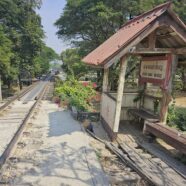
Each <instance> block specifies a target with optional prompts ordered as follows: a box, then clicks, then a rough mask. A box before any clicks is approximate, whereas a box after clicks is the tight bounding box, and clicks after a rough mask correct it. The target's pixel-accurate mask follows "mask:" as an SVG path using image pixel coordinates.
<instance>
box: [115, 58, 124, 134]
mask: <svg viewBox="0 0 186 186" xmlns="http://www.w3.org/2000/svg"><path fill="white" fill-rule="evenodd" d="M126 68H127V57H126V56H124V57H122V58H121V60H120V74H119V85H118V90H117V99H116V110H115V118H114V127H113V131H114V132H118V128H119V122H120V114H121V105H122V98H123V90H124V84H125V73H126Z"/></svg>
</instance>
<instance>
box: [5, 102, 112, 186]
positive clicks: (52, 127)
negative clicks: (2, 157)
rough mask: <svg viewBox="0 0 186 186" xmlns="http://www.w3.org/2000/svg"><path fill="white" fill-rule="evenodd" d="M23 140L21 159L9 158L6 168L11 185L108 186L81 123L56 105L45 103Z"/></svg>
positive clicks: (18, 156) (16, 153) (16, 152)
mask: <svg viewBox="0 0 186 186" xmlns="http://www.w3.org/2000/svg"><path fill="white" fill-rule="evenodd" d="M20 142H21V143H20V144H22V145H21V146H20V148H19V146H18V148H17V149H16V151H15V153H14V157H16V158H17V159H18V161H17V162H14V161H8V162H7V164H6V166H5V167H4V170H3V172H4V177H7V179H8V180H9V182H10V185H16V186H17V185H19V186H21V185H24V186H27V185H34V186H36V185H37V186H68V185H74V186H78V185H79V186H91V185H100V186H101V185H104V186H107V185H109V184H108V181H107V178H106V177H105V174H104V173H103V171H102V168H101V166H100V164H99V162H98V159H97V157H96V154H95V152H94V151H93V149H92V148H91V147H90V146H89V138H88V137H87V135H86V134H85V133H84V132H82V130H81V126H80V124H79V123H78V122H76V121H75V120H73V119H72V117H71V115H70V113H69V112H68V111H65V110H62V109H59V108H57V106H56V105H55V104H52V103H50V102H48V101H43V102H42V106H41V107H40V112H39V114H38V115H37V117H36V119H35V120H33V121H32V122H31V124H29V127H28V128H27V129H26V132H25V133H24V137H23V138H22V139H21V141H20Z"/></svg>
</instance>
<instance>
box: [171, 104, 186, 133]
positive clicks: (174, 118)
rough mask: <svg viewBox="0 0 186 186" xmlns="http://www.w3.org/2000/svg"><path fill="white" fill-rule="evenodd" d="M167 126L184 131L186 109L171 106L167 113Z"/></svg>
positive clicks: (185, 127) (185, 128) (185, 129)
mask: <svg viewBox="0 0 186 186" xmlns="http://www.w3.org/2000/svg"><path fill="white" fill-rule="evenodd" d="M167 119H168V125H169V126H171V127H175V128H177V129H179V130H181V131H186V108H181V107H175V105H174V104H172V105H171V106H170V107H169V111H168V118H167Z"/></svg>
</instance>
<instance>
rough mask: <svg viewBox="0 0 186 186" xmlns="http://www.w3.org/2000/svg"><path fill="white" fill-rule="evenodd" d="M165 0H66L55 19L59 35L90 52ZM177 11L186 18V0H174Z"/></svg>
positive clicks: (85, 51)
mask: <svg viewBox="0 0 186 186" xmlns="http://www.w3.org/2000/svg"><path fill="white" fill-rule="evenodd" d="M164 2H165V0H133V1H131V0H118V1H115V0H109V1H108V0H94V1H92V0H76V1H74V0H67V3H66V6H65V8H64V12H63V13H62V14H61V17H60V18H59V19H58V20H57V21H56V23H55V24H56V26H57V27H58V32H57V34H58V36H59V37H60V38H62V39H68V40H71V41H72V44H75V46H77V47H80V49H82V50H80V52H82V54H83V55H85V54H87V53H88V52H90V51H91V50H93V49H94V48H96V47H97V46H99V45H100V44H101V43H102V42H103V41H105V40H106V39H107V38H108V37H109V36H110V35H112V34H113V33H114V32H115V31H116V30H117V29H119V28H120V27H121V25H122V24H124V23H125V22H126V21H127V20H129V19H131V18H133V17H134V16H137V15H139V14H141V13H143V12H145V11H147V10H149V9H152V8H153V7H154V6H156V5H158V4H161V3H164ZM173 5H174V9H175V11H176V12H177V13H178V14H179V16H180V17H181V19H182V20H183V21H184V22H186V0H173Z"/></svg>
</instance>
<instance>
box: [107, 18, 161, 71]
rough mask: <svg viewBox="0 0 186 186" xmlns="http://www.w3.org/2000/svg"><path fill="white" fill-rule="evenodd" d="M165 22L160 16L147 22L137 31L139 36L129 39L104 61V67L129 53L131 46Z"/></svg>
mask: <svg viewBox="0 0 186 186" xmlns="http://www.w3.org/2000/svg"><path fill="white" fill-rule="evenodd" d="M164 25H165V23H164V22H163V19H162V17H160V18H159V19H157V21H156V22H153V23H152V24H149V25H148V26H147V28H145V29H144V30H142V31H141V33H139V35H140V37H136V38H135V39H134V40H133V41H129V43H127V44H126V46H123V47H121V50H120V51H119V52H118V54H117V55H115V56H114V57H113V56H111V57H110V59H108V61H107V62H105V65H104V68H108V67H110V66H111V65H112V64H113V63H115V62H117V61H118V60H119V59H120V58H121V57H122V56H124V55H126V54H127V53H129V51H130V49H131V48H132V47H133V46H136V45H137V44H138V43H140V42H141V41H142V40H143V39H144V38H146V37H147V36H148V35H149V34H150V33H152V32H153V31H154V30H156V29H157V28H158V27H160V26H164Z"/></svg>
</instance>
